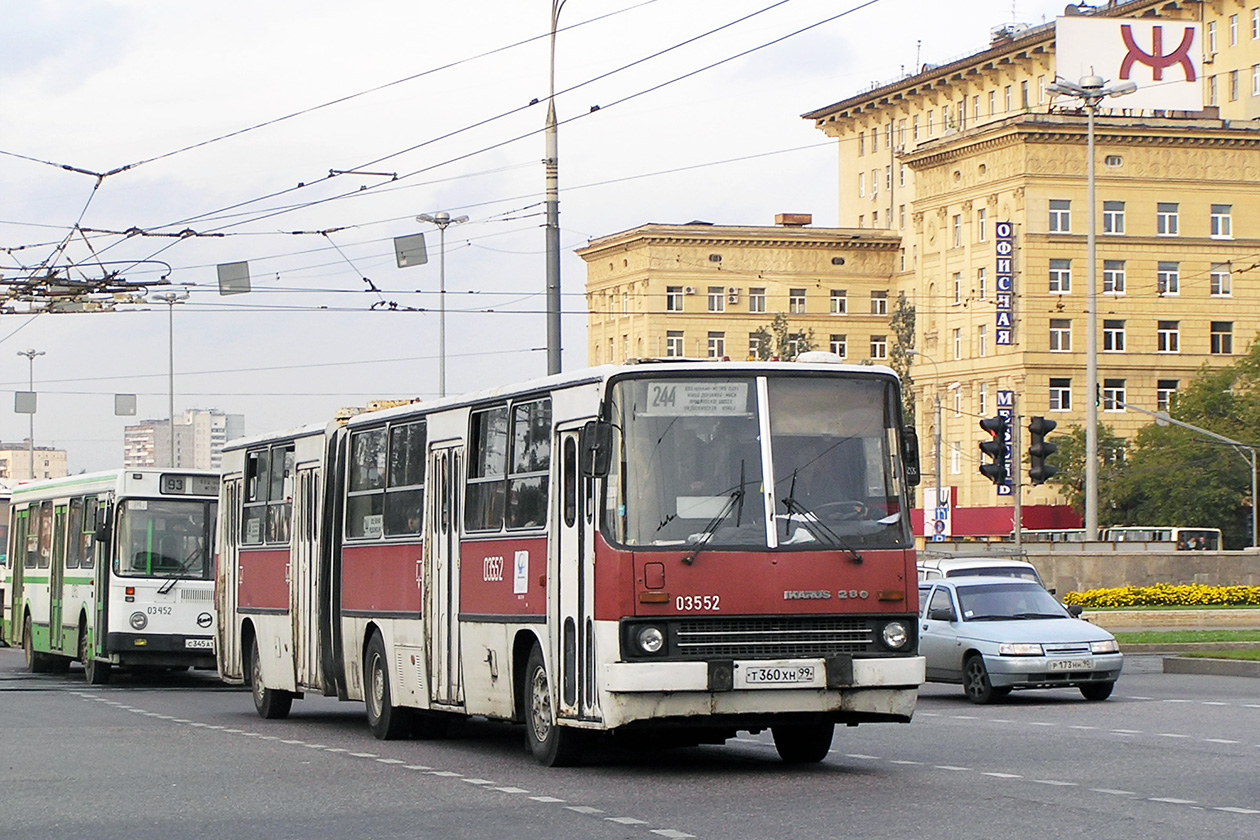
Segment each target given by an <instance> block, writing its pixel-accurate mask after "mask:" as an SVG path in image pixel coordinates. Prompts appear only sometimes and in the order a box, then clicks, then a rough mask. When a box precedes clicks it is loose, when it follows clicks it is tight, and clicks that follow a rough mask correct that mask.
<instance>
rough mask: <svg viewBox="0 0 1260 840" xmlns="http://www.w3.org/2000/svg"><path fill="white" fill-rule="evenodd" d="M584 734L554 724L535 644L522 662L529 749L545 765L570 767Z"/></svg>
mask: <svg viewBox="0 0 1260 840" xmlns="http://www.w3.org/2000/svg"><path fill="white" fill-rule="evenodd" d="M585 734H586V733H584V732H579V731H578V730H576V729H568V728H566V727H563V726H557V725H556V716H555V713H554V710H553V709H552V706H551V683H550V681H549V680H548V679H547V666H546V665H545V664H544V663H543V655H542V650H541V649H540V648H539V647H538V645H534V648H533V650H531V651H530V652H529V660H528V662H527V664H526V665H525V738H526V740H527V741H528V742H529V751H530V752H532V753H533V754H534V758H535V759H536V760H537V761H538V763H539V764H541V765H543V766H544V767H572V766H573V765H575V764H577V763H578V761H579V760H581V757H582V736H583V735H585Z"/></svg>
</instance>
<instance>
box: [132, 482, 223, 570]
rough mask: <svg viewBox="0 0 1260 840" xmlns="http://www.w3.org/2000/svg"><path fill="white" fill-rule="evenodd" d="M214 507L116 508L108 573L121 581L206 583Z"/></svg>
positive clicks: (145, 504)
mask: <svg viewBox="0 0 1260 840" xmlns="http://www.w3.org/2000/svg"><path fill="white" fill-rule="evenodd" d="M217 507H218V505H217V503H216V502H209V501H191V500H190V501H176V500H161V501H158V500H153V499H126V500H124V501H123V502H121V503H120V504H119V506H118V524H117V528H116V529H115V530H116V533H117V545H118V553H117V555H116V557H115V560H114V571H115V572H116V573H117V574H119V575H123V576H126V577H150V578H173V577H178V578H187V579H194V580H203V579H209V578H210V576H211V573H212V572H213V567H212V564H211V558H212V557H213V556H214V545H213V539H214V521H215V510H216V508H217Z"/></svg>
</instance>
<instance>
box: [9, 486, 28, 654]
mask: <svg viewBox="0 0 1260 840" xmlns="http://www.w3.org/2000/svg"><path fill="white" fill-rule="evenodd" d="M30 521H31V511H30V509H29V508H23V509H22V510H18V511H15V512H14V514H13V533H12V537H13V541H12V543H11V544H10V546H9V568H10V569H11V570H12V572H11V576H10V578H9V591H8V592H6V593H5V602H6V607H7V608H8V620H9V626H8V635H7V636H6V638H7V639H8V641H9V643H10V644H12V645H17V644H18V643H19V642H20V641H21V638H22V604H23V602H22V581H23V578H24V576H25V572H26V569H28V568H30V566H29V565H28V562H29V561H28V560H27V557H28V556H29V555H28V554H27V547H26V541H27V535H28V534H29V533H30Z"/></svg>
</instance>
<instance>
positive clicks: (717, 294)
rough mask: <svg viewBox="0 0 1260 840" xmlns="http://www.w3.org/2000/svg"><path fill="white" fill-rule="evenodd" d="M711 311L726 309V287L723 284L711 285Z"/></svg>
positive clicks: (723, 310)
mask: <svg viewBox="0 0 1260 840" xmlns="http://www.w3.org/2000/svg"><path fill="white" fill-rule="evenodd" d="M709 311H710V312H725V311H726V289H725V288H724V287H722V286H710V287H709Z"/></svg>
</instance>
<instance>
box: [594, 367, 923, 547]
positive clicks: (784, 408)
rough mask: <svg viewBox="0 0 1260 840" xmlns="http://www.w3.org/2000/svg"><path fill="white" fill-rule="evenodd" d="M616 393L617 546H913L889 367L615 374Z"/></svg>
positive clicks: (613, 517)
mask: <svg viewBox="0 0 1260 840" xmlns="http://www.w3.org/2000/svg"><path fill="white" fill-rule="evenodd" d="M610 403H611V411H610V415H611V419H612V422H613V425H614V427H615V428H616V429H617V431H618V432H619V434H618V437H619V441H618V444H619V447H620V457H618V458H614V459H613V460H614V465H613V472H612V474H611V475H610V477H609V481H608V496H607V510H608V516H607V518H606V522H607V524H608V526H609V530H610V532H611V533H610V536H611V537H612V538H613V539H614V540H616V541H617V542H620V543H622V544H625V545H633V546H658V547H682V546H695V545H707V546H723V547H728V548H748V549H752V548H763V549H764V548H767V547H785V546H786V547H792V548H802V549H812V550H817V549H818V548H819V547H820V544H821V545H822V546H825V547H828V548H840V549H853V548H855V547H858V546H860V547H862V548H882V547H887V548H894V547H896V548H904V547H905V546H907V545H908V544H909V543H910V540H911V537H910V534H909V531H908V528H907V525H908V523H907V519H906V511H907V509H908V507H907V503H906V500H905V498H904V488H903V487H902V484H901V481H900V472H901V467H900V464H899V463H898V462H897V457H898V450H897V434H896V430H897V428H898V424H897V422H896V416H897V410H898V406H897V395H896V384H895V382H894V381H893V380H891V379H890V378H888V377H884V376H871V375H865V374H864V375H855V374H852V373H850V374H847V375H845V376H826V375H817V374H814V375H808V374H799V373H789V372H782V373H774V374H771V375H765V376H756V375H752V374H741V375H721V376H700V375H691V376H688V377H687V378H682V377H678V376H673V377H670V376H666V375H662V374H660V373H654V375H651V376H636V377H633V378H631V377H626V378H623V379H621V380H619V381H617V382H616V383H615V384H614V386H613V388H612V390H611V401H610ZM767 431H768V432H769V444H770V445H769V447H768V448H767V447H765V446H763V443H764V442H765V441H764V439H765V432H767ZM767 471H771V472H772V475H773V479H772V480H771V481H769V482H767V481H766V472H767Z"/></svg>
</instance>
